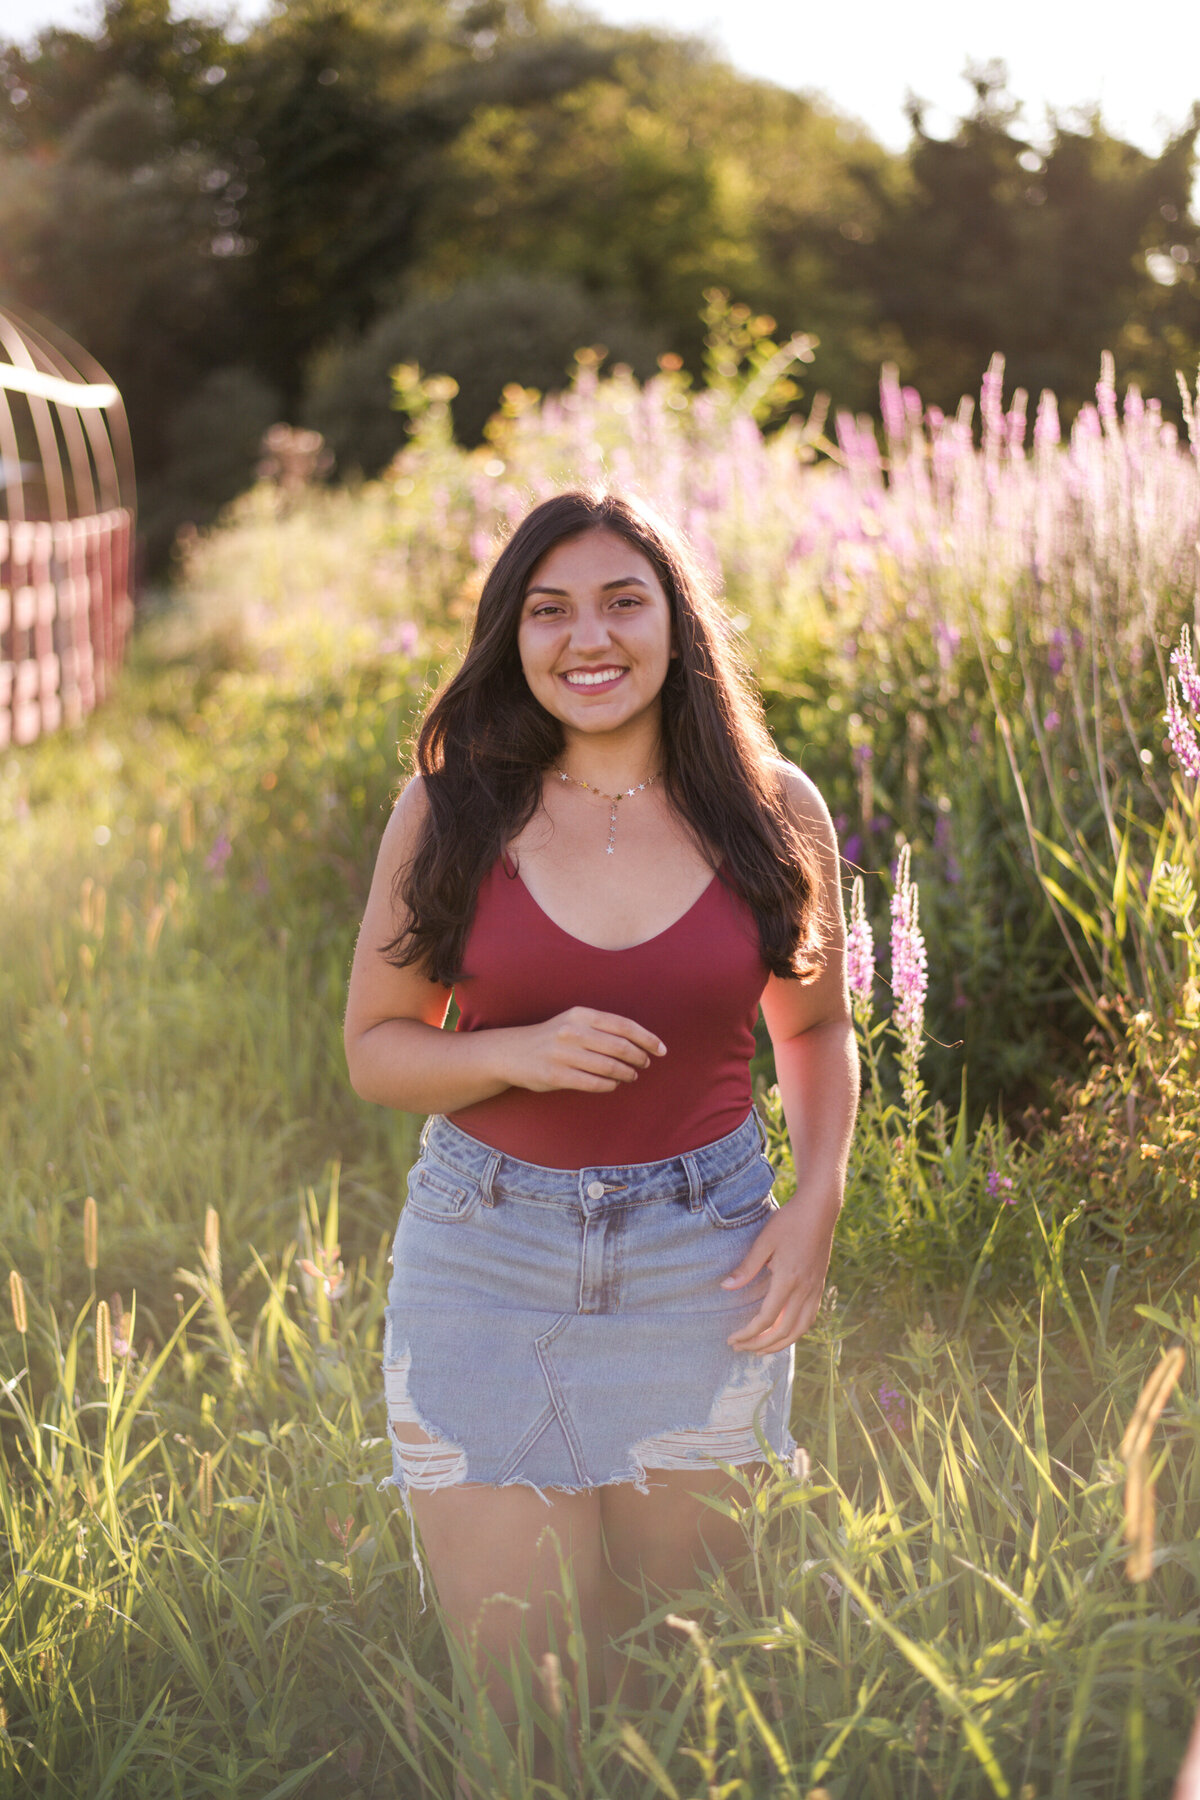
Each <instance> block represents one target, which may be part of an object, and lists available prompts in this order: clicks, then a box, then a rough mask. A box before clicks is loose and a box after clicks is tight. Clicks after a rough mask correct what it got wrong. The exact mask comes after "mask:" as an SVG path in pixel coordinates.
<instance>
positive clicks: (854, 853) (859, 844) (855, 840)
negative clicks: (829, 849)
mask: <svg viewBox="0 0 1200 1800" xmlns="http://www.w3.org/2000/svg"><path fill="white" fill-rule="evenodd" d="M862 853H863V841H862V838H861V837H860V836H859V834H858V832H857V831H854V832H851V834H850V836H849V837H848V838H847V839H846V842H845V843H844V844H843V846H842V855H843V856H844V857H845V859H846V861H847V862H848V863H856V862H857V861H858V859H859V857H860V856H861V855H862Z"/></svg>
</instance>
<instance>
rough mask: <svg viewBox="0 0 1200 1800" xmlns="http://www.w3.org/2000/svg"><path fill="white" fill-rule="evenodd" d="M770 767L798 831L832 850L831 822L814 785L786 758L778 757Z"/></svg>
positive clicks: (823, 802)
mask: <svg viewBox="0 0 1200 1800" xmlns="http://www.w3.org/2000/svg"><path fill="white" fill-rule="evenodd" d="M773 766H774V771H775V774H776V775H777V777H778V779H779V783H780V787H781V789H782V792H783V796H784V800H785V802H786V804H787V806H788V808H789V810H790V811H791V814H792V817H793V818H794V819H795V821H796V824H797V825H798V826H799V827H800V829H801V831H803V832H804V833H805V834H806V835H807V836H809V837H811V838H813V839H814V840H815V841H816V842H818V843H820V844H823V845H826V846H829V845H832V846H833V847H834V848H836V846H837V835H836V833H835V832H834V829H833V820H832V818H831V817H830V815H829V808H828V807H827V806H826V804H825V801H824V798H823V796H822V794H821V790H820V788H818V786H817V784H816V782H815V781H813V779H812V777H811V776H809V775H806V774H805V773H804V771H803V769H798V768H797V767H796V765H795V763H793V762H789V761H788V760H787V758H786V757H783V756H781V757H779V758H778V760H777V761H776V762H775V763H774V765H773Z"/></svg>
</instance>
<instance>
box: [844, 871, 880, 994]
mask: <svg viewBox="0 0 1200 1800" xmlns="http://www.w3.org/2000/svg"><path fill="white" fill-rule="evenodd" d="M846 978H847V980H848V982H849V984H850V992H851V994H852V995H853V997H854V1001H855V1006H856V1010H861V1011H862V1012H863V1014H864V1015H865V1016H866V1017H867V1018H869V1017H870V1013H871V989H872V986H873V985H874V981H875V939H874V937H873V935H872V933H871V922H870V920H869V919H868V918H867V907H866V900H865V898H864V894H863V878H862V876H861V875H856V876H855V877H854V886H853V887H852V888H851V890H850V929H849V931H848V932H847V933H846Z"/></svg>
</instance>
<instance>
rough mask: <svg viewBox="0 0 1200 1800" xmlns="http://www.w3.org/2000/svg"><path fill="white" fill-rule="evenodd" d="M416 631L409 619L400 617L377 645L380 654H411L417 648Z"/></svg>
mask: <svg viewBox="0 0 1200 1800" xmlns="http://www.w3.org/2000/svg"><path fill="white" fill-rule="evenodd" d="M418 636H419V634H418V631H417V628H416V626H415V625H414V624H413V622H412V620H411V619H401V621H400V623H399V624H398V625H397V626H396V628H395V630H394V631H389V632H388V635H387V636H386V637H385V638H384V640H383V642H382V643H381V644H380V646H379V651H380V654H381V655H382V656H395V655H396V653H397V652H399V654H400V655H401V656H412V654H413V653H414V651H415V650H416V648H417V642H418Z"/></svg>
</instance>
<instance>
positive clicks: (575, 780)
mask: <svg viewBox="0 0 1200 1800" xmlns="http://www.w3.org/2000/svg"><path fill="white" fill-rule="evenodd" d="M554 773H555V774H556V775H557V776H558V779H559V780H560V781H569V782H570V783H571V785H572V787H578V788H586V789H587V791H588V793H589V794H599V796H600V798H601V800H607V801H608V806H609V813H608V843H607V844H606V846H605V855H606V856H611V855H612V854H613V851H614V849H615V847H616V841H617V807H618V806H619V805H620V804H621V801H622V800H632V798H633V796H634V795H635V794H641V793H644V792H645V790H646V789H647V788H648V787H653V786H654V783H655V782H656V781H657V780H658V778H659V776H660V775H661V774H662V770H661V769H658V770H656V771H655V773H654V774H653V775H651V776H648V777H647V779H646V780H645V781H639V782H638V784H637V786H636V787H631V788H622V789H621V792H620V793H619V794H606V793H605V792H604V789H603V788H598V787H593V786H592V784H591V782H590V781H580V779H579V777H578V776H577V775H568V774H567V771H566V770H565V769H559V768H557V767H556V768H555V769H554Z"/></svg>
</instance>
